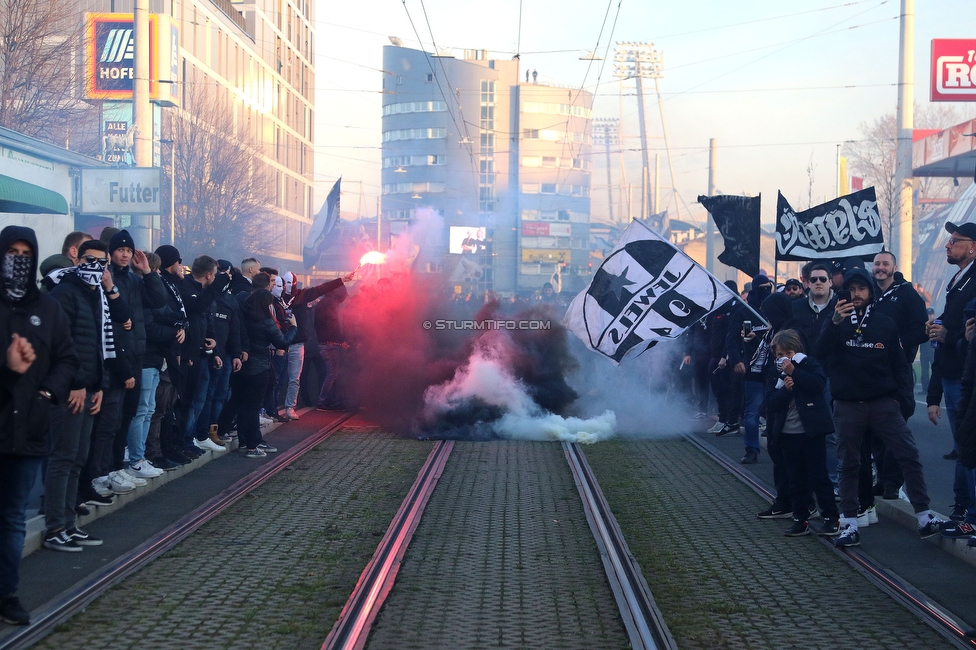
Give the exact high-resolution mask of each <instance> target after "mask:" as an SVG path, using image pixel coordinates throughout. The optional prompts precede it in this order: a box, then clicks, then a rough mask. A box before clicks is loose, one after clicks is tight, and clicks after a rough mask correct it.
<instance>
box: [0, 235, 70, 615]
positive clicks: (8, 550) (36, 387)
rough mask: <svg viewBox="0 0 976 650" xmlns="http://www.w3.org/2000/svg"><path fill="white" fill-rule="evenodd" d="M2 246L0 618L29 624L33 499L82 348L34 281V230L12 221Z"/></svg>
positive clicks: (0, 239) (61, 313)
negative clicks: (27, 550) (26, 603)
mask: <svg viewBox="0 0 976 650" xmlns="http://www.w3.org/2000/svg"><path fill="white" fill-rule="evenodd" d="M0 253H2V254H3V257H2V258H0V285H2V286H0V341H3V343H4V346H5V347H6V350H7V352H6V358H5V360H4V364H3V365H0V422H3V423H4V425H3V426H2V427H0V531H2V532H0V620H3V621H6V622H7V623H10V624H12V625H28V624H29V623H30V614H29V613H28V612H27V610H26V609H24V607H23V606H22V605H21V603H20V600H19V599H18V598H17V587H18V584H19V582H20V558H21V555H22V552H23V548H24V538H25V532H26V520H25V518H26V513H27V502H28V498H29V496H30V492H31V487H32V486H33V485H34V482H35V481H36V480H37V475H38V473H39V472H40V469H41V463H42V461H43V460H44V457H45V456H47V454H48V451H49V448H48V445H49V444H50V422H51V412H52V410H53V409H55V408H57V407H58V406H59V405H63V404H64V403H65V401H66V400H67V399H68V387H69V385H70V383H71V380H72V377H74V375H75V374H76V373H77V371H78V355H77V354H76V353H75V350H74V342H73V341H72V340H71V324H70V323H69V322H68V318H67V316H65V314H64V311H62V309H61V307H60V306H59V305H58V303H57V301H56V300H54V299H53V298H51V297H50V296H48V295H46V294H42V293H41V292H40V290H39V289H38V288H37V285H36V284H35V282H34V279H35V277H36V276H37V262H38V259H37V258H38V256H37V237H36V235H35V234H34V231H33V230H31V229H30V228H25V227H22V226H7V227H6V228H4V229H3V230H2V231H0ZM79 533H81V531H79ZM81 534H82V535H84V533H81Z"/></svg>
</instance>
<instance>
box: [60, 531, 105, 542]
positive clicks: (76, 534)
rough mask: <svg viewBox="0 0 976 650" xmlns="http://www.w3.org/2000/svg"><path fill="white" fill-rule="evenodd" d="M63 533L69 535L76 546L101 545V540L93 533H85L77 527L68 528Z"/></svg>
mask: <svg viewBox="0 0 976 650" xmlns="http://www.w3.org/2000/svg"><path fill="white" fill-rule="evenodd" d="M64 534H65V535H67V536H68V537H70V538H71V539H73V540H74V541H75V544H77V545H78V546H101V545H102V540H100V539H99V538H97V537H95V536H94V535H91V534H89V533H86V532H85V531H83V530H82V529H80V528H78V527H75V528H69V529H68V530H66V531H64Z"/></svg>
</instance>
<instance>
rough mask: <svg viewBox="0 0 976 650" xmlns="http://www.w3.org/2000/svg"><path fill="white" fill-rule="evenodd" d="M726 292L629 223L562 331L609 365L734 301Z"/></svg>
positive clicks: (674, 250)
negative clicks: (601, 357) (570, 331)
mask: <svg viewBox="0 0 976 650" xmlns="http://www.w3.org/2000/svg"><path fill="white" fill-rule="evenodd" d="M737 297H738V296H736V295H735V294H734V293H733V292H732V290H731V289H729V288H728V287H726V286H725V285H724V284H723V283H722V282H720V281H719V280H718V279H717V278H715V277H714V276H713V275H712V274H711V273H709V272H708V271H706V270H705V269H703V268H702V267H701V266H699V265H698V264H696V263H695V261H694V260H692V259H691V258H690V257H688V256H687V255H685V254H684V253H683V252H682V251H681V250H679V249H678V248H676V247H675V246H674V245H673V244H671V242H669V241H667V240H666V239H664V238H663V237H661V236H660V235H658V234H657V233H656V232H654V231H652V230H651V229H649V228H648V227H647V226H645V225H644V224H642V223H640V222H639V221H632V222H631V224H630V226H629V227H628V228H627V230H625V231H624V233H623V235H621V237H620V240H619V241H618V242H617V245H616V246H615V247H614V249H613V251H611V252H610V254H609V255H607V258H606V259H605V260H604V261H603V263H602V264H601V265H600V268H598V269H597V270H596V272H595V273H594V274H593V280H592V281H591V282H590V285H589V286H588V287H587V288H586V289H585V290H584V291H582V292H581V293H580V294H579V295H578V296H576V298H574V299H573V302H572V304H570V306H569V310H568V311H567V312H566V326H567V327H568V328H569V329H570V330H572V332H573V333H574V334H576V336H578V337H579V338H580V340H582V341H583V343H585V344H586V345H587V346H588V347H589V348H591V349H593V350H595V351H597V352H599V353H600V354H603V355H604V356H606V357H607V358H609V359H610V360H611V361H613V363H614V364H618V363H620V361H621V360H622V359H623V358H624V357H626V356H628V355H631V354H639V353H641V352H643V351H644V350H647V349H648V348H650V347H652V346H653V345H655V344H656V343H657V342H658V341H659V340H661V339H673V338H677V337H678V336H680V335H681V333H682V332H684V331H685V330H686V329H687V328H689V327H690V326H691V325H693V324H694V323H696V322H697V321H699V320H701V319H702V318H704V317H705V316H707V315H708V314H710V313H711V312H713V311H714V310H716V309H718V308H719V307H721V306H722V305H724V304H725V303H727V302H729V301H730V300H733V299H735V298H737Z"/></svg>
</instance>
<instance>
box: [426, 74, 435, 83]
mask: <svg viewBox="0 0 976 650" xmlns="http://www.w3.org/2000/svg"><path fill="white" fill-rule="evenodd" d="M433 80H434V73H433V72H428V73H427V81H433Z"/></svg>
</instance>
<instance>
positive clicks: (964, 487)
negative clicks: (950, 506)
mask: <svg viewBox="0 0 976 650" xmlns="http://www.w3.org/2000/svg"><path fill="white" fill-rule="evenodd" d="M961 392H962V380H961V379H943V380H942V395H943V398H944V399H945V407H946V417H948V418H949V429H950V430H951V431H952V441H953V445H952V448H953V449H956V448H957V447H956V444H955V441H956V413H957V411H958V409H959V396H960V393H961ZM952 492H953V494H954V495H955V501H956V503H955V505H957V506H966V508H967V514H970V515H974V516H976V471H974V470H971V469H966V467H965V466H964V465H963V464H962V463H960V462H959V461H958V460H957V461H956V473H955V476H954V478H953V481H952Z"/></svg>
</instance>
